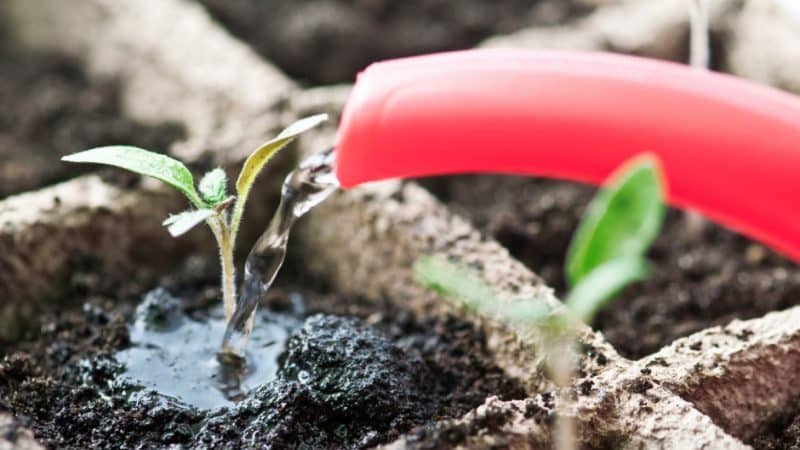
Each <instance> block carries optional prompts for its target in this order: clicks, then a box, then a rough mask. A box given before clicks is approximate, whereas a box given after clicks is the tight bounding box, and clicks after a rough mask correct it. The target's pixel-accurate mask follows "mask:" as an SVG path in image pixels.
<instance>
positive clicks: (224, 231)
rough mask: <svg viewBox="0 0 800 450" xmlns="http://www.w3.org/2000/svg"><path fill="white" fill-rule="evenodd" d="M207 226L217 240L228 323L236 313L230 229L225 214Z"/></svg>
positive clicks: (234, 275) (232, 241)
mask: <svg viewBox="0 0 800 450" xmlns="http://www.w3.org/2000/svg"><path fill="white" fill-rule="evenodd" d="M208 226H209V227H210V228H211V232H212V233H214V237H215V238H216V240H217V247H218V248H219V262H220V267H221V268H222V302H223V305H224V307H225V320H226V321H230V319H231V317H233V313H234V312H235V311H236V266H235V265H234V264H233V247H234V246H233V243H234V242H235V241H234V240H233V239H232V238H233V236H232V234H231V229H230V227H229V226H228V224H227V223H226V221H225V214H221V215H218V216H215V217H212V218H211V219H209V220H208Z"/></svg>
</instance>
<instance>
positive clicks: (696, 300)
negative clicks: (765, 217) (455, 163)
mask: <svg viewBox="0 0 800 450" xmlns="http://www.w3.org/2000/svg"><path fill="white" fill-rule="evenodd" d="M423 183H424V184H425V185H426V186H427V187H429V188H430V189H431V190H432V191H433V192H434V193H435V194H436V195H437V196H438V197H439V198H441V199H442V200H443V201H444V202H445V203H447V204H448V205H449V206H451V207H452V208H453V209H454V210H455V211H456V212H457V213H459V214H461V215H462V216H464V217H466V218H468V219H470V220H471V221H472V222H473V223H474V224H475V225H476V226H477V227H478V228H479V229H480V230H482V231H483V232H485V233H486V234H488V235H490V236H493V237H494V238H496V239H497V240H498V241H499V242H500V243H501V244H503V245H504V246H505V247H506V248H508V249H509V251H510V252H511V254H512V255H514V256H515V257H516V258H518V259H519V260H521V261H522V262H523V263H525V264H526V265H527V266H528V267H530V268H531V269H532V270H533V271H534V272H535V273H537V274H539V275H540V276H541V277H542V278H544V280H545V281H546V282H547V284H548V285H550V286H552V287H554V288H555V289H556V291H557V293H558V294H559V295H563V294H564V291H565V281H564V277H563V263H564V260H565V257H566V252H567V247H568V245H569V242H570V239H571V236H572V233H573V232H574V230H575V228H576V226H577V224H578V221H579V219H580V217H581V214H582V213H583V210H584V208H585V207H586V205H587V204H588V203H589V201H590V200H591V199H592V197H593V196H594V192H595V190H594V189H593V188H591V187H589V186H584V185H579V184H574V183H568V182H562V181H553V180H540V179H529V178H522V177H503V176H461V177H451V178H437V179H428V180H424V182H423ZM685 217H686V216H685V215H684V214H682V213H680V212H678V211H670V212H669V213H668V215H667V219H666V222H665V226H664V229H663V231H662V233H661V235H660V236H659V238H658V239H657V240H656V242H655V244H654V246H653V248H652V250H651V251H650V253H649V258H650V259H651V261H653V263H654V264H653V269H654V271H653V274H652V276H651V277H650V279H648V280H647V281H645V282H643V283H640V284H637V285H634V286H631V287H630V288H628V289H627V290H626V291H625V292H623V293H622V295H621V296H620V298H619V300H618V301H616V302H615V303H613V304H611V305H609V306H608V307H606V308H605V309H604V310H603V311H601V313H600V314H599V315H598V317H597V318H596V321H595V323H594V327H595V328H596V329H599V330H601V331H602V332H603V334H604V335H605V336H606V338H608V340H609V341H610V342H611V343H612V344H614V346H615V347H616V348H617V349H618V350H619V351H620V353H621V354H623V355H624V356H626V357H629V358H640V357H642V356H645V355H647V354H650V353H653V352H655V351H657V350H658V349H660V348H661V347H662V346H664V345H666V344H669V343H670V342H672V341H673V340H674V339H676V338H678V337H681V336H686V335H688V334H691V333H694V332H696V331H699V330H702V329H704V328H707V327H709V326H713V325H721V324H725V323H728V322H730V321H731V320H733V319H735V318H739V319H748V318H754V317H759V316H762V315H763V314H765V313H767V312H769V311H774V310H781V309H785V308H788V307H790V306H794V305H797V304H800V270H798V268H797V266H796V265H795V264H794V263H792V262H790V261H788V260H787V259H785V258H783V257H781V256H780V255H778V254H776V253H774V252H772V251H771V250H769V249H768V248H765V247H764V246H761V245H759V244H756V243H754V242H752V241H750V240H749V239H747V238H745V237H743V236H741V235H738V234H736V233H734V232H731V231H729V230H726V229H724V228H722V227H720V226H717V225H715V224H713V223H711V222H705V224H704V225H703V226H702V227H701V229H700V230H696V229H695V228H693V226H692V225H691V224H690V223H689V222H687V220H686V218H685Z"/></svg>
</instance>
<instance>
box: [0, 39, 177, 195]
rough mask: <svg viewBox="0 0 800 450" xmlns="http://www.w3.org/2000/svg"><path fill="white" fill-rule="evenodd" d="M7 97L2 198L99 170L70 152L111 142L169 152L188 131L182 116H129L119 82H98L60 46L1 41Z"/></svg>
mask: <svg viewBox="0 0 800 450" xmlns="http://www.w3.org/2000/svg"><path fill="white" fill-rule="evenodd" d="M0 103H2V105H3V107H2V108H0V198H2V197H5V196H7V195H10V194H13V193H16V192H22V191H25V190H29V189H33V188H37V187H41V186H45V185H48V184H51V183H54V182H57V181H62V180H64V179H67V178H69V177H71V176H74V175H77V174H79V173H82V172H86V171H87V170H92V168H91V167H89V166H81V165H77V164H66V163H61V162H59V161H58V159H59V158H60V157H61V156H62V155H65V154H67V153H72V152H75V151H78V150H83V149H87V148H91V147H96V146H101V145H110V144H130V145H136V146H139V147H144V148H149V149H154V150H158V151H162V152H165V151H167V150H168V147H169V145H170V143H172V142H173V141H175V140H177V139H179V138H181V137H182V136H183V131H182V127H180V126H178V125H176V124H165V125H159V126H147V125H143V124H141V123H137V122H134V121H131V120H128V119H125V118H124V117H122V115H121V105H120V98H119V95H118V89H117V86H116V85H115V83H113V82H111V81H106V82H97V83H93V82H90V81H89V80H88V79H87V77H86V75H85V74H84V73H83V72H82V70H81V69H80V66H79V65H78V63H77V62H76V61H72V60H70V59H67V58H66V57H64V56H61V55H58V54H52V53H26V54H13V53H10V52H3V51H2V49H0Z"/></svg>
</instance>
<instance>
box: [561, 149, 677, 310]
mask: <svg viewBox="0 0 800 450" xmlns="http://www.w3.org/2000/svg"><path fill="white" fill-rule="evenodd" d="M663 192H664V187H663V182H662V177H661V171H660V170H659V167H658V163H657V161H656V159H655V158H654V157H651V156H643V157H639V158H636V159H634V160H632V161H630V162H629V163H627V164H625V165H623V167H622V168H621V169H620V170H618V171H617V172H615V174H613V175H612V176H611V178H610V182H609V185H608V187H606V188H605V189H603V190H602V191H600V193H599V194H598V195H597V196H596V197H595V198H594V200H592V202H591V204H589V207H588V208H587V210H586V213H585V214H584V216H583V219H582V220H581V223H580V225H579V226H578V229H577V231H576V232H575V234H574V235H573V237H572V242H571V244H570V247H569V251H568V253H567V261H566V265H565V270H566V279H567V282H568V283H569V285H570V288H571V289H570V292H569V294H567V297H566V301H565V303H566V305H567V308H568V309H569V310H570V311H571V312H572V313H573V314H575V315H576V316H577V317H578V318H580V319H581V320H583V321H584V322H586V323H591V321H592V318H593V317H594V315H595V313H596V312H597V311H598V310H599V309H600V308H602V307H603V306H604V305H605V304H606V303H608V302H609V301H610V300H612V299H613V298H614V297H615V296H616V294H617V293H618V292H619V291H621V290H622V289H623V288H625V286H627V285H629V284H631V283H633V282H636V281H640V280H642V279H644V278H645V277H647V275H648V273H649V264H648V262H647V260H646V259H645V254H646V253H647V250H648V249H649V248H650V245H651V244H652V243H653V241H654V240H655V238H656V236H658V233H659V232H660V231H661V226H662V224H663V222H664V214H665V207H664V201H663V198H664V194H663Z"/></svg>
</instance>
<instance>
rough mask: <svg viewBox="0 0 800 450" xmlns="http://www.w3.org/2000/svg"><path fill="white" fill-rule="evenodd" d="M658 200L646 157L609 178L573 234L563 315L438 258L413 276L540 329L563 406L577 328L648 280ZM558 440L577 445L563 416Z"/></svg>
mask: <svg viewBox="0 0 800 450" xmlns="http://www.w3.org/2000/svg"><path fill="white" fill-rule="evenodd" d="M663 198H664V187H663V182H662V177H661V171H660V169H659V165H658V163H657V161H656V160H655V159H654V158H653V157H651V156H641V157H638V158H635V159H633V160H632V161H630V162H629V163H626V164H625V165H623V167H622V168H621V169H620V170H618V171H617V172H615V174H613V175H612V176H611V177H610V179H609V182H608V183H607V185H606V187H605V188H604V189H602V190H601V191H600V192H599V193H598V194H597V196H596V197H595V198H594V200H593V201H592V202H591V204H590V205H589V207H588V208H587V210H586V213H585V214H584V216H583V218H582V220H581V223H580V225H579V226H578V228H577V231H576V232H575V234H574V235H573V237H572V242H571V244H570V247H569V250H568V253H567V260H566V264H565V275H566V279H567V282H568V284H569V286H570V289H569V292H568V294H567V296H566V299H565V301H564V305H565V307H566V308H564V310H563V311H553V310H551V309H550V308H549V307H548V306H547V305H546V304H544V303H543V302H541V301H535V300H531V299H508V298H505V299H504V298H501V297H500V296H499V295H498V294H497V293H496V292H495V291H494V290H493V289H492V288H491V287H490V286H489V285H488V284H486V283H485V282H484V281H483V280H482V279H480V278H479V277H478V276H477V275H475V274H473V273H471V272H470V271H469V270H468V269H466V268H465V267H462V266H460V265H459V264H458V263H456V262H453V261H450V260H448V259H446V258H444V257H443V256H440V255H429V256H425V257H422V258H420V259H419V260H418V261H417V264H416V265H415V268H414V270H415V275H416V277H417V279H418V280H419V281H420V282H421V283H423V284H424V285H425V286H427V287H428V288H429V289H432V290H434V291H436V292H438V293H439V294H441V295H442V296H443V297H445V298H447V299H449V300H451V301H453V302H455V303H456V304H457V305H458V306H460V307H462V308H465V309H467V310H471V311H474V312H477V313H478V314H479V315H482V316H487V317H494V318H497V319H500V320H503V321H506V322H510V323H513V324H514V325H516V326H518V327H523V328H535V329H536V330H538V331H539V334H540V335H541V336H542V342H543V345H544V347H545V349H546V352H547V360H548V366H549V368H550V372H551V377H552V379H553V381H554V382H555V384H556V385H557V386H558V387H559V388H562V389H560V391H561V392H562V395H561V402H562V404H567V403H569V402H570V401H571V400H570V399H569V398H568V395H567V393H566V391H567V389H564V388H566V387H568V386H569V383H570V380H571V379H572V377H573V374H574V373H575V365H576V360H577V351H576V349H575V347H576V346H575V343H576V335H577V329H578V327H576V324H578V323H579V322H580V321H582V322H584V323H586V324H591V322H592V320H593V318H594V317H595V315H596V314H597V312H598V311H599V310H600V309H601V308H603V307H604V306H606V305H607V304H609V303H610V302H611V301H613V300H614V299H615V298H617V296H618V294H619V293H620V292H621V291H622V290H623V289H624V288H625V287H626V286H628V285H630V284H632V283H635V282H637V281H641V280H644V279H645V278H646V277H647V276H648V274H649V271H650V269H649V263H648V261H647V260H646V259H645V254H646V253H647V250H648V249H649V248H650V245H651V244H652V242H653V240H654V239H655V238H656V236H657V235H658V233H659V231H660V229H661V226H662V223H663V220H664V214H665V207H664V202H663ZM556 442H557V445H558V448H559V449H561V450H567V449H573V448H575V430H574V425H573V424H572V423H571V421H569V420H568V419H566V418H561V419H560V420H558V421H557V427H556Z"/></svg>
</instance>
